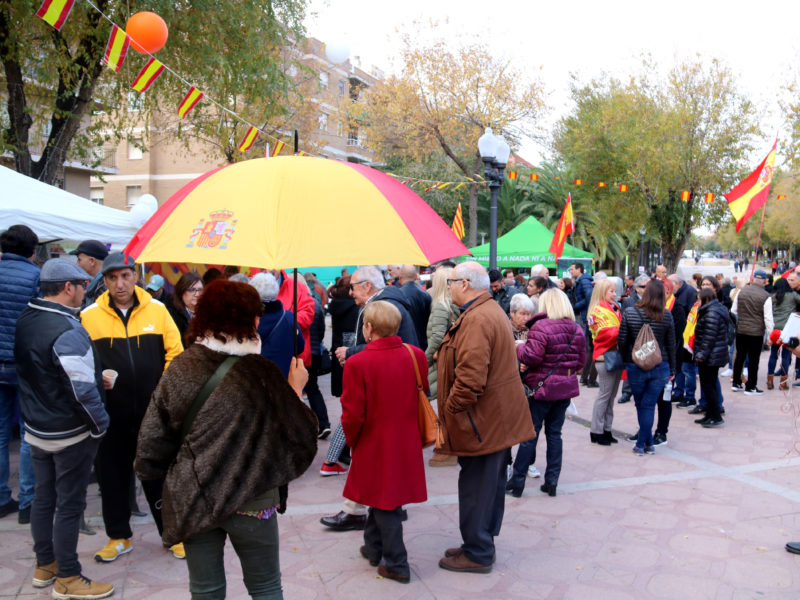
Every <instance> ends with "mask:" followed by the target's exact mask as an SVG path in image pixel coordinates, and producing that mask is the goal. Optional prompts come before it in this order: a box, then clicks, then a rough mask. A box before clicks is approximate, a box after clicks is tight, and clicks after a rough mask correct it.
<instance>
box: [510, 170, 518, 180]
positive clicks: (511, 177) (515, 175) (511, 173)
mask: <svg viewBox="0 0 800 600" xmlns="http://www.w3.org/2000/svg"><path fill="white" fill-rule="evenodd" d="M508 178H509V179H516V178H517V172H516V171H509V172H508Z"/></svg>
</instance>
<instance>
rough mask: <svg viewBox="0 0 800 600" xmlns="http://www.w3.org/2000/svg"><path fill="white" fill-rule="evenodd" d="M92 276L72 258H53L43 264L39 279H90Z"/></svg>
mask: <svg viewBox="0 0 800 600" xmlns="http://www.w3.org/2000/svg"><path fill="white" fill-rule="evenodd" d="M91 278H92V276H91V275H89V274H88V273H87V272H86V271H84V270H83V269H81V268H80V267H79V266H78V265H76V264H75V263H74V262H72V261H71V260H68V259H66V258H51V259H50V260H48V261H47V262H46V263H44V265H42V272H41V274H40V275H39V281H89V280H90V279H91Z"/></svg>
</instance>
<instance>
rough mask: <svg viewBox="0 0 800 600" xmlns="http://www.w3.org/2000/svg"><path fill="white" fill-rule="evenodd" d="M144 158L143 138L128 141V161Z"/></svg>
mask: <svg viewBox="0 0 800 600" xmlns="http://www.w3.org/2000/svg"><path fill="white" fill-rule="evenodd" d="M141 158H142V138H131V139H129V140H128V160H141Z"/></svg>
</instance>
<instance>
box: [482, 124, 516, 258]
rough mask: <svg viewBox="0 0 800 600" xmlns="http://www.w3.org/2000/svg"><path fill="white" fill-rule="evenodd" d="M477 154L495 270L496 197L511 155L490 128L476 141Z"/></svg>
mask: <svg viewBox="0 0 800 600" xmlns="http://www.w3.org/2000/svg"><path fill="white" fill-rule="evenodd" d="M478 152H480V154H481V160H482V161H483V175H484V177H485V178H486V181H487V182H488V183H489V190H490V191H491V197H492V199H491V204H490V205H489V268H490V269H496V268H497V195H498V192H499V190H500V186H501V185H503V172H504V171H505V169H506V163H507V162H508V156H509V155H510V154H511V148H509V146H508V144H507V143H506V141H505V140H504V139H503V136H501V135H494V133H492V128H491V127H487V128H486V131H485V132H484V133H483V135H482V136H481V137H480V139H478Z"/></svg>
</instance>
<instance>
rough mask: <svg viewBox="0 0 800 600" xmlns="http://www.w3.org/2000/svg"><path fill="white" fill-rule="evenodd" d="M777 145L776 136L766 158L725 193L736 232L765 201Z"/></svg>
mask: <svg viewBox="0 0 800 600" xmlns="http://www.w3.org/2000/svg"><path fill="white" fill-rule="evenodd" d="M777 147H778V138H775V143H774V144H772V149H771V150H770V151H769V154H767V156H766V158H765V159H764V160H763V161H761V164H760V165H758V166H757V167H756V169H755V171H753V172H752V173H750V175H748V176H747V178H745V179H744V180H743V181H741V182H740V183H739V184H738V185H737V186H736V187H734V188H733V189H732V190H731V191H730V192H728V193H727V194H725V199H726V200H727V201H728V208H730V209H731V213H733V218H734V219H736V232H737V233H738V232H739V230H740V229H741V228H742V226H743V225H744V224H745V222H747V219H749V218H750V217H752V216H753V214H754V213H755V212H756V211H757V210H758V209H759V208H761V207H762V206H764V204H765V203H766V202H767V197H768V196H769V186H770V184H771V183H772V175H773V174H774V172H775V152H776V149H777Z"/></svg>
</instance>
